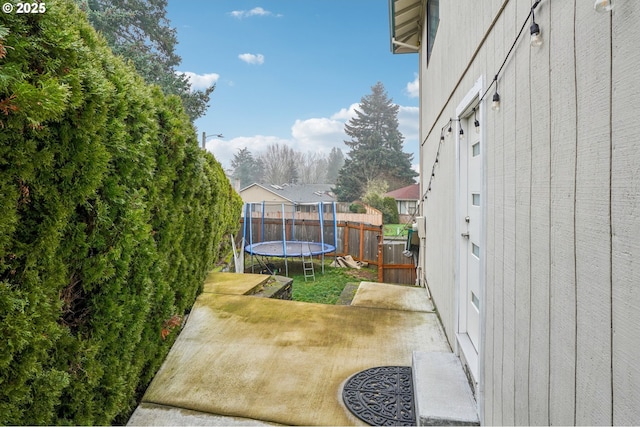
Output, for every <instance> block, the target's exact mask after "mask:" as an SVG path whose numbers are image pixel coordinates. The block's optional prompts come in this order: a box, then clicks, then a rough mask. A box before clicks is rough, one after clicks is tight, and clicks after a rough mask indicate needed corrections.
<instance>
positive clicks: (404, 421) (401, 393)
mask: <svg viewBox="0 0 640 427" xmlns="http://www.w3.org/2000/svg"><path fill="white" fill-rule="evenodd" d="M342 400H343V401H344V404H345V405H346V406H347V408H349V410H350V411H351V412H353V414H354V415H355V416H356V417H358V418H360V419H361V420H362V421H364V422H365V423H367V424H370V425H373V426H415V425H416V415H415V410H414V404H413V380H412V377H411V367H410V366H379V367H377V368H370V369H365V370H364V371H360V372H358V373H357V374H354V375H353V376H351V377H350V378H349V379H348V380H347V382H346V383H345V385H344V388H343V389H342Z"/></svg>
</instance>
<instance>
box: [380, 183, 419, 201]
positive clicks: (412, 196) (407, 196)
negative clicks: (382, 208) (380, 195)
mask: <svg viewBox="0 0 640 427" xmlns="http://www.w3.org/2000/svg"><path fill="white" fill-rule="evenodd" d="M385 196H386V197H393V198H394V199H396V200H418V199H419V198H420V184H411V185H408V186H406V187H402V188H398V189H397V190H393V191H389V192H388V193H387V194H385Z"/></svg>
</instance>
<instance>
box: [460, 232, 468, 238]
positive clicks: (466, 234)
mask: <svg viewBox="0 0 640 427" xmlns="http://www.w3.org/2000/svg"><path fill="white" fill-rule="evenodd" d="M460 235H461V236H462V237H466V238H467V239H468V238H469V232H466V233H460Z"/></svg>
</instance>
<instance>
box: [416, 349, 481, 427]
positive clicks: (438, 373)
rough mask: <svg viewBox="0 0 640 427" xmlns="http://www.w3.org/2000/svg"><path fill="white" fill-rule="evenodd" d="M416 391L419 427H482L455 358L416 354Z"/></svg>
mask: <svg viewBox="0 0 640 427" xmlns="http://www.w3.org/2000/svg"><path fill="white" fill-rule="evenodd" d="M413 391H414V397H415V405H416V406H415V410H416V421H417V424H418V425H419V426H437V425H480V420H479V418H478V410H477V405H476V401H475V399H474V397H473V393H472V392H471V387H470V385H469V382H468V381H467V376H466V375H465V373H464V370H463V368H462V363H461V362H460V359H459V358H458V357H457V356H456V355H455V354H453V353H440V352H420V351H415V352H413Z"/></svg>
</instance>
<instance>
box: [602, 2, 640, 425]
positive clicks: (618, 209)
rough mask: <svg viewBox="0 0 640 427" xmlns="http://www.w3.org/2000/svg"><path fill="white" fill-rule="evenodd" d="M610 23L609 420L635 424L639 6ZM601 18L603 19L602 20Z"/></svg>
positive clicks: (620, 7) (639, 295)
mask: <svg viewBox="0 0 640 427" xmlns="http://www.w3.org/2000/svg"><path fill="white" fill-rule="evenodd" d="M616 8H617V9H614V12H613V15H612V17H611V19H613V49H612V57H613V65H612V76H611V79H612V82H613V83H612V84H613V88H612V89H613V104H612V113H613V114H612V118H613V121H612V125H611V129H612V136H613V139H612V143H613V151H612V153H613V154H612V176H611V215H612V218H611V219H612V227H613V241H612V283H613V291H612V292H613V294H612V297H613V324H612V327H613V331H614V335H613V403H614V407H613V420H612V421H611V423H612V424H614V425H623V424H639V423H640V405H639V404H638V402H640V352H639V351H638V348H640V337H639V335H638V331H640V310H639V309H638V307H640V286H638V284H639V283H640V239H639V237H638V236H640V220H639V219H638V218H640V170H639V165H640V150H639V147H638V131H639V126H638V100H640V80H639V79H638V70H639V69H640V50H638V45H639V44H640V31H639V28H638V20H640V3H639V2H635V1H634V2H616ZM608 17H609V16H608V15H605V16H604V17H603V18H605V19H606V18H608Z"/></svg>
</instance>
